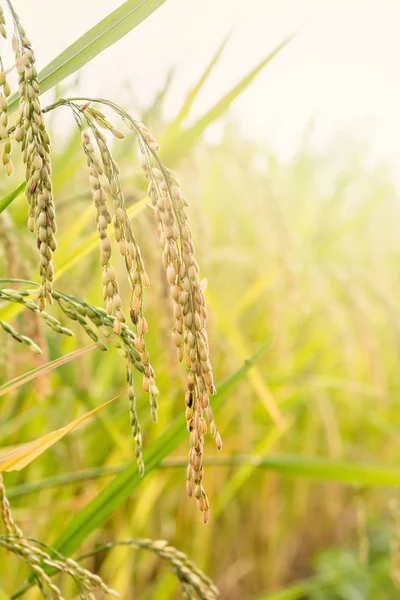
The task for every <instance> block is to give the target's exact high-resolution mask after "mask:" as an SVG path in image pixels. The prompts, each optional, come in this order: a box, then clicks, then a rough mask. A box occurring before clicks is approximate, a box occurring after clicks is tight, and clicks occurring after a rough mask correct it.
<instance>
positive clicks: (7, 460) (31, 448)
mask: <svg viewBox="0 0 400 600" xmlns="http://www.w3.org/2000/svg"><path fill="white" fill-rule="evenodd" d="M116 398H118V396H116V397H115V398H112V399H111V400H107V402H104V403H103V404H101V405H100V406H96V408H94V409H93V410H91V411H90V412H88V413H85V414H84V415H81V416H80V417H78V418H77V419H75V420H74V421H71V423H68V425H65V426H64V427H61V428H60V429H57V430H55V431H51V432H50V433H46V435H43V436H42V437H40V438H38V439H36V440H32V441H31V442H27V443H26V444H20V445H19V446H14V447H13V448H11V449H10V448H2V449H1V450H0V473H5V472H10V471H20V470H21V469H24V468H25V467H26V466H27V465H29V464H30V463H31V462H32V461H33V460H35V459H36V458H37V457H38V456H40V455H41V454H43V452H45V451H46V450H48V449H49V448H51V447H52V446H54V444H56V443H57V442H58V441H59V440H61V439H62V438H63V437H64V436H66V435H67V434H68V433H69V432H70V431H73V430H74V429H75V428H76V427H78V425H80V424H81V423H83V422H84V421H86V420H87V419H89V418H90V417H91V416H92V415H94V414H95V413H97V412H98V411H99V410H101V409H102V408H104V407H106V406H107V405H108V404H110V402H114V400H115V399H116Z"/></svg>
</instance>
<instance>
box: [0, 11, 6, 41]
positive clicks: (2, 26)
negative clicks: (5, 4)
mask: <svg viewBox="0 0 400 600" xmlns="http://www.w3.org/2000/svg"><path fill="white" fill-rule="evenodd" d="M0 35H1V36H2V37H3V38H4V39H6V38H7V32H6V20H5V18H4V11H3V9H2V8H1V6H0Z"/></svg>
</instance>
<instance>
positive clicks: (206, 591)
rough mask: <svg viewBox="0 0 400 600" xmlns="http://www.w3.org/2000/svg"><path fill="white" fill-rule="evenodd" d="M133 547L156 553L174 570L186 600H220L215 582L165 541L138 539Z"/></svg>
mask: <svg viewBox="0 0 400 600" xmlns="http://www.w3.org/2000/svg"><path fill="white" fill-rule="evenodd" d="M132 545H134V546H136V547H137V548H145V549H147V550H150V551H151V552H154V553H156V554H157V555H158V556H159V557H160V558H161V559H162V560H165V561H166V562H167V564H168V565H169V566H170V567H171V568H172V570H173V571H174V573H175V575H176V576H177V578H178V580H179V583H180V584H181V587H182V591H183V593H184V594H185V597H186V598H189V600H192V599H193V598H196V597H198V598H200V599H201V600H218V598H219V596H220V594H219V590H218V588H217V587H216V586H215V585H214V583H213V581H212V580H211V579H210V578H209V577H207V576H206V575H205V574H204V573H203V572H202V571H201V570H200V569H199V568H198V567H197V565H196V564H195V563H194V562H193V561H191V560H190V559H189V558H188V556H187V555H186V554H184V553H183V552H180V551H179V550H177V549H176V548H174V547H173V546H170V545H169V544H168V542H167V541H165V540H155V541H154V540H149V539H137V540H134V541H133V543H132Z"/></svg>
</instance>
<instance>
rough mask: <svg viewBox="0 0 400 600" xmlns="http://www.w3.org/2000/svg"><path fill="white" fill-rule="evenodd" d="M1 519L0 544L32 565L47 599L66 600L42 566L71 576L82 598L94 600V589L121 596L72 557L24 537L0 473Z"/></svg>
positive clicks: (37, 581)
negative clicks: (13, 513)
mask: <svg viewBox="0 0 400 600" xmlns="http://www.w3.org/2000/svg"><path fill="white" fill-rule="evenodd" d="M0 519H1V521H2V522H3V524H4V527H5V530H6V535H2V536H0V546H3V547H4V548H5V549H6V550H8V551H9V552H12V553H13V554H15V555H16V556H18V557H19V558H20V559H21V560H23V561H24V562H25V563H26V564H27V565H28V566H29V567H30V569H31V570H32V574H33V576H34V578H35V582H36V584H37V585H38V587H39V590H40V592H41V594H42V596H43V597H44V598H53V599H55V600H64V597H63V596H62V592H61V590H60V589H59V588H58V587H57V586H56V585H55V584H54V583H53V582H52V581H51V579H50V576H49V575H48V574H47V573H46V571H45V570H44V568H43V566H47V567H51V568H53V569H55V570H56V571H58V572H60V573H65V574H66V575H69V576H70V577H71V578H72V579H73V580H74V582H75V584H76V586H77V588H78V590H79V597H80V598H84V599H85V600H93V599H94V595H93V591H95V590H102V591H103V592H104V593H105V594H109V595H112V596H114V597H119V594H117V592H115V591H114V590H112V589H110V588H109V587H108V586H107V585H106V584H105V583H104V581H103V580H102V579H101V578H100V577H99V576H98V575H94V574H93V573H91V572H90V571H88V570H87V569H84V568H83V567H81V566H80V565H79V564H78V563H77V562H76V561H74V560H72V559H71V558H65V557H64V556H62V555H61V554H58V553H56V552H55V551H54V550H52V549H51V548H49V547H48V546H46V545H45V544H41V543H39V542H37V541H35V540H32V539H27V538H26V537H25V536H24V534H23V532H22V531H21V529H20V528H19V527H18V525H17V524H16V522H15V521H14V518H13V516H12V513H11V510H10V504H9V502H8V498H7V496H6V489H5V486H4V483H3V478H2V476H1V474H0Z"/></svg>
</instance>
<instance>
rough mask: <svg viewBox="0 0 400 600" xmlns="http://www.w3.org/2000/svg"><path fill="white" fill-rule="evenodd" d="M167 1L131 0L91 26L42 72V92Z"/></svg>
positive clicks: (16, 99)
mask: <svg viewBox="0 0 400 600" xmlns="http://www.w3.org/2000/svg"><path fill="white" fill-rule="evenodd" d="M164 2H165V0H127V2H124V4H122V5H121V6H120V7H119V8H117V9H116V10H114V11H113V12H112V13H110V14H109V15H108V17H106V18H105V19H103V20H102V21H100V23H98V24H97V25H95V26H94V27H92V29H89V31H87V32H86V33H85V34H84V35H83V36H82V37H80V38H79V39H78V40H76V42H74V43H73V44H71V46H68V48H66V49H65V50H64V51H63V52H61V54H59V55H58V56H57V58H55V59H54V60H52V61H51V63H49V64H48V65H47V67H45V68H44V69H43V70H42V71H40V73H39V75H38V77H39V84H40V93H41V94H43V92H46V91H47V90H49V89H51V88H52V87H54V86H55V85H57V83H59V82H60V81H63V79H65V78H66V77H68V76H69V75H71V74H72V73H75V71H77V70H78V69H80V68H81V67H83V65H85V64H86V63H88V62H89V61H90V60H92V58H94V57H95V56H97V55H98V54H100V52H102V51H103V50H105V49H106V48H108V47H109V46H111V45H112V44H114V43H115V42H117V41H118V40H119V39H121V38H122V37H123V36H124V35H126V34H127V33H129V31H131V29H134V28H135V27H136V26H137V25H139V23H141V22H142V21H144V20H145V19H146V18H147V17H148V16H149V15H151V13H152V12H154V11H155V10H156V9H157V8H158V7H159V6H161V4H163V3H164ZM18 102H19V96H18V94H14V95H13V96H12V98H11V101H10V105H9V108H8V110H9V112H13V111H15V110H16V109H17V106H18Z"/></svg>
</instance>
